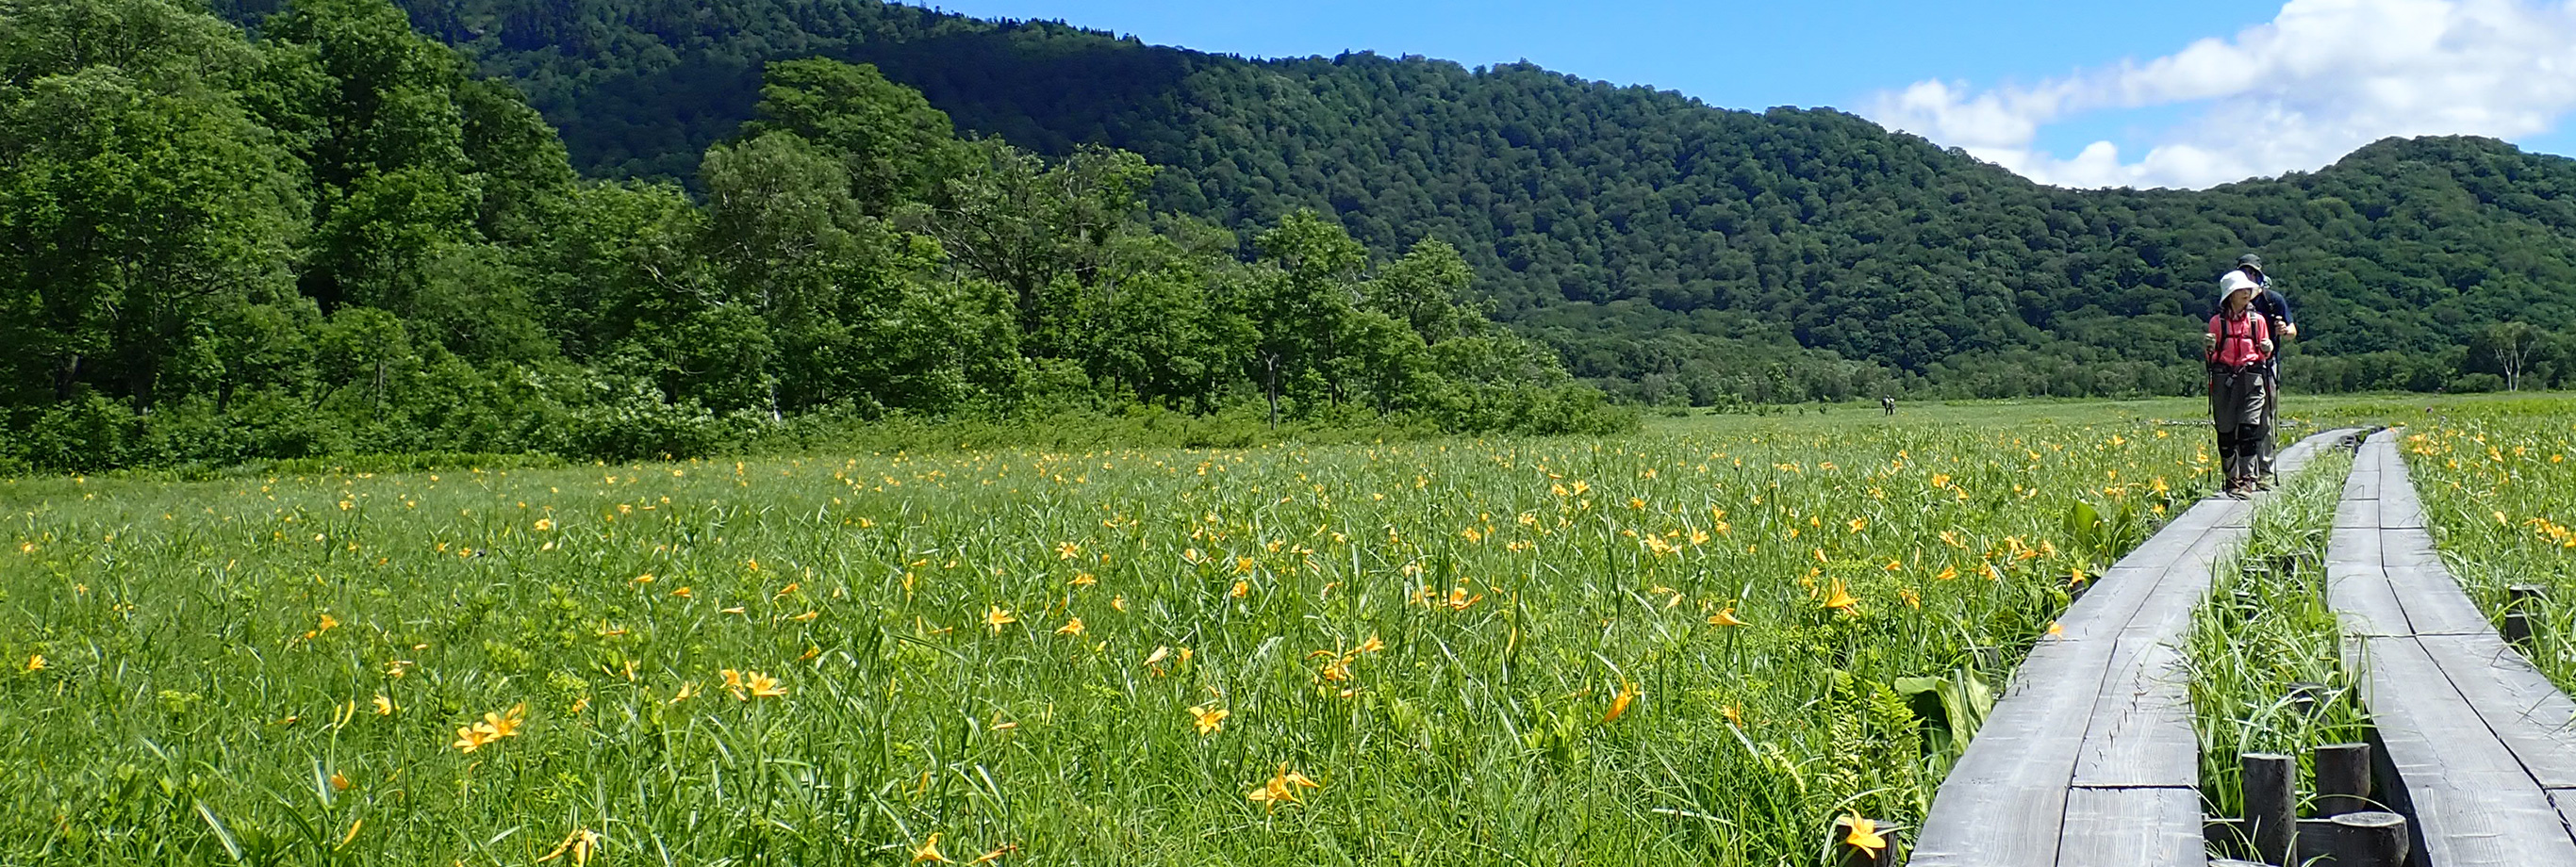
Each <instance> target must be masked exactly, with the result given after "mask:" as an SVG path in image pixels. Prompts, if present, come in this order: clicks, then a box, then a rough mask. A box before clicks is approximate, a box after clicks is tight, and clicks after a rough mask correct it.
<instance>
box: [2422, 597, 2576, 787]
mask: <svg viewBox="0 0 2576 867" xmlns="http://www.w3.org/2000/svg"><path fill="white" fill-rule="evenodd" d="M2417 641H2418V642H2419V643H2420V644H2422V645H2423V647H2424V651H2425V653H2426V654H2427V655H2428V656H2430V657H2432V659H2433V664H2434V665H2437V666H2440V667H2441V669H2442V673H2443V675H2444V676H2445V677H2447V678H2448V679H2449V680H2450V682H2451V685H2452V686H2453V687H2454V688H2456V689H2457V690H2459V693H2460V696H2461V697H2462V698H2463V699H2465V700H2466V701H2467V702H2468V704H2469V707H2470V709H2472V710H2474V711H2476V712H2477V714H2478V717H2479V719H2481V720H2484V721H2485V722H2486V726H2487V730H2488V731H2490V732H2493V733H2494V734H2495V736H2496V738H2497V739H2498V740H2500V741H2502V742H2503V743H2504V745H2505V748H2506V749H2509V750H2512V751H2513V755H2514V759H2515V760H2516V761H2519V762H2520V763H2521V764H2522V767H2523V770H2525V771H2527V772H2529V773H2530V774H2531V777H2532V779H2533V780H2535V781H2538V782H2539V784H2540V785H2541V787H2543V788H2551V789H2576V701H2570V700H2569V699H2568V698H2567V694H2566V693H2563V692H2560V691H2558V687H2557V685H2556V684H2552V683H2550V682H2549V678H2548V677H2547V676H2544V675H2542V674H2541V673H2540V670H2539V669H2537V668H2533V667H2532V665H2531V662H2530V661H2529V660H2526V659H2524V658H2523V656H2522V653H2521V652H2519V651H2516V650H2514V649H2513V645H2510V644H2506V643H2505V642H2504V639H2502V638H2500V637H2498V636H2497V635H2496V634H2495V633H2494V632H2482V633H2477V634H2473V635H2426V636H2421V637H2419V638H2418V639H2417Z"/></svg>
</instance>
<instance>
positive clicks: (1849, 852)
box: [1825, 816, 1897, 867]
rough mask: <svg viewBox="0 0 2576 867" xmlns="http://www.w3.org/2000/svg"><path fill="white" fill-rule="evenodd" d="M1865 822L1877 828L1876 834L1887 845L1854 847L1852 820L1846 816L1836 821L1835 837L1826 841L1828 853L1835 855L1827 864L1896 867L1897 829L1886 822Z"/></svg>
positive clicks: (1845, 866)
mask: <svg viewBox="0 0 2576 867" xmlns="http://www.w3.org/2000/svg"><path fill="white" fill-rule="evenodd" d="M1864 821H1870V822H1871V824H1872V825H1874V826H1875V828H1874V829H1873V830H1874V832H1875V833H1877V834H1878V838H1879V839H1880V840H1882V841H1885V842H1886V843H1887V845H1885V846H1881V847H1878V848H1876V849H1870V848H1865V847H1861V846H1854V845H1852V843H1851V833H1852V820H1851V817H1849V816H1845V817H1843V818H1840V819H1835V820H1834V831H1833V836H1832V837H1831V838H1830V839H1828V840H1826V841H1825V847H1826V851H1829V852H1832V853H1833V857H1831V858H1829V859H1827V861H1826V863H1828V864H1832V865H1834V867H1896V848H1897V847H1896V828H1895V827H1893V826H1890V825H1888V824H1886V823H1884V822H1877V821H1874V820H1864Z"/></svg>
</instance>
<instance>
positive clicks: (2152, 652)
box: [2067, 630, 2200, 833]
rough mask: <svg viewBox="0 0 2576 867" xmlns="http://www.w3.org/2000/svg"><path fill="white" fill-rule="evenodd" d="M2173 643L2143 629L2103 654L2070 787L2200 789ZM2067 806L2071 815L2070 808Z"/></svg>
mask: <svg viewBox="0 0 2576 867" xmlns="http://www.w3.org/2000/svg"><path fill="white" fill-rule="evenodd" d="M2174 640H2177V639H2170V638H2162V637H2158V636H2156V635H2154V634H2152V633H2149V632H2147V631H2144V630H2140V631H2137V632H2133V633H2131V634H2128V635H2125V636H2123V637H2122V638H2121V639H2120V640H2119V642H2118V643H2117V645H2116V646H2115V648H2114V650H2113V652H2112V654H2111V664H2110V666H2109V669H2108V671H2109V674H2110V677H2109V678H2108V679H2107V680H2105V681H2104V682H2103V683H2102V690H2101V692H2100V693H2099V694H2098V695H2097V696H2096V697H2095V698H2094V700H2093V719H2092V722H2091V724H2090V725H2089V726H2088V727H2087V729H2086V731H2085V733H2084V741H2083V745H2082V747H2081V749H2079V750H2078V751H2077V754H2076V759H2075V779H2074V782H2075V785H2077V786H2096V787H2154V786H2168V787H2179V788H2183V789H2189V788H2191V787H2193V786H2197V785H2199V784H2200V741H2199V740H2198V738H2197V737H2196V736H2195V735H2194V733H2193V731H2192V727H2191V716H2192V715H2191V695H2190V693H2189V692H2188V690H2187V689H2186V687H2187V685H2188V683H2189V681H2190V673H2189V672H2187V671H2185V670H2184V669H2183V667H2182V653H2181V652H2180V651H2178V650H2176V649H2175V648H2174V645H2173V644H2172V643H2171V642H2172V641H2174ZM2067 809H2068V815H2069V816H2070V817H2072V816H2073V814H2074V807H2073V806H2072V805H2070V806H2069V807H2068V808H2067ZM2070 821H2071V818H2070ZM2070 833H2071V831H2070Z"/></svg>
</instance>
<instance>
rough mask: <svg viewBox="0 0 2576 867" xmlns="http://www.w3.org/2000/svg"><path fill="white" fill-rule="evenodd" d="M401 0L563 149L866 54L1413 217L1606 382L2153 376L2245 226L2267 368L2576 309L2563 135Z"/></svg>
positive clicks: (1187, 202)
mask: <svg viewBox="0 0 2576 867" xmlns="http://www.w3.org/2000/svg"><path fill="white" fill-rule="evenodd" d="M227 2H230V3H234V4H256V3H259V2H263V0H227ZM402 2H403V4H404V6H405V8H407V9H409V10H410V11H411V12H412V15H413V20H414V21H415V22H416V24H417V25H418V26H419V27H420V28H421V29H422V30H423V31H424V32H427V33H430V34H433V35H435V36H436V37H437V38H439V39H442V40H445V41H447V42H449V43H451V44H454V45H457V46H459V47H460V48H461V49H462V50H464V51H465V52H467V53H468V54H469V55H470V56H472V57H473V58H475V60H476V62H477V63H478V64H479V65H480V68H481V69H482V70H484V71H485V72H487V73H489V74H492V75H496V76H505V77H507V78H509V79H510V80H512V81H514V82H516V83H517V84H518V85H519V86H520V87H522V88H524V89H526V91H527V92H528V93H529V94H530V95H531V98H532V101H533V104H534V105H535V106H536V107H538V108H539V109H541V110H542V111H544V112H545V113H546V114H547V116H549V117H552V118H554V119H555V120H556V121H557V122H558V123H559V124H561V125H562V127H563V128H564V129H565V131H566V136H567V141H568V142H569V144H570V145H571V149H572V154H573V159H574V162H575V164H576V165H579V166H581V167H583V169H584V171H586V172H590V173H594V174H599V175H604V176H629V177H654V176H660V177H671V178H677V179H681V180H684V181H686V180H688V179H690V178H693V177H697V175H696V174H695V166H696V161H697V159H698V157H699V154H701V153H702V152H703V150H704V148H705V145H706V144H707V143H709V142H713V141H716V140H719V139H722V138H725V137H729V136H733V135H735V132H734V129H735V125H736V124H738V123H740V122H741V121H742V120H744V119H747V118H749V117H750V116H751V113H752V110H753V106H754V105H755V103H756V102H757V100H758V98H759V97H758V94H757V92H756V91H757V88H758V87H759V82H760V75H759V71H760V70H761V69H762V64H763V63H764V62H765V61H767V60H771V59H777V58H781V57H791V56H793V57H802V56H808V55H823V56H829V57H835V58H839V59H843V60H848V61H854V62H868V63H872V64H875V65H876V66H877V67H878V68H880V69H882V70H883V71H884V72H885V74H886V75H887V76H888V77H889V78H891V79H893V80H895V81H898V82H902V83H904V84H907V85H910V86H912V87H915V88H917V89H919V90H921V91H922V92H923V93H924V94H925V95H926V96H927V98H928V99H929V100H930V102H931V103H932V104H933V105H936V106H938V107H940V108H941V109H943V110H945V111H947V112H948V113H949V114H950V115H951V116H952V117H953V118H955V120H956V121H957V123H958V125H959V126H960V127H962V128H965V129H970V130H975V131H978V132H981V133H985V134H989V135H993V136H997V137H1000V138H1003V139H1005V140H1008V141H1011V142H1013V143H1015V144H1018V145H1019V146H1021V147H1024V148H1028V149H1030V150H1033V151H1035V152H1037V153H1041V154H1046V155H1049V156H1050V157H1064V156H1069V155H1072V154H1076V153H1079V152H1081V151H1082V150H1083V149H1084V148H1087V147H1100V146H1106V147H1114V148H1120V149H1124V150H1128V151H1132V152H1135V153H1137V154H1139V155H1142V156H1143V157H1144V158H1146V159H1147V160H1148V161H1149V162H1151V163H1153V164H1155V165H1157V166H1160V167H1162V170H1161V171H1159V172H1157V173H1156V174H1155V176H1154V177H1153V178H1152V179H1151V181H1150V182H1148V183H1147V184H1145V185H1143V187H1142V191H1141V195H1142V196H1143V197H1144V198H1145V199H1146V200H1147V201H1148V202H1150V203H1152V204H1153V205H1154V206H1156V207H1159V208H1162V209H1167V210H1171V211H1174V212H1177V213H1183V214H1189V215H1192V216H1195V217H1198V218H1200V219H1203V220H1206V221H1208V222H1210V223H1213V224H1215V225H1218V226H1223V227H1228V228H1234V229H1237V230H1242V231H1245V232H1247V233H1248V232H1251V231H1256V230H1258V229H1260V228H1262V227H1267V226H1270V225H1273V224H1275V223H1276V222H1277V221H1279V220H1280V219H1281V218H1282V217H1284V216H1285V215H1287V214H1289V213H1294V212H1296V211H1300V210H1311V211H1314V212H1316V213H1319V214H1324V215H1329V216H1331V217H1333V218H1334V219H1335V221H1337V222H1339V223H1341V224H1342V225H1344V226H1346V227H1348V228H1349V230H1350V231H1351V232H1352V234H1353V235H1354V236H1355V237H1357V238H1358V239H1359V240H1360V241H1361V242H1363V243H1364V244H1366V245H1368V246H1370V247H1371V248H1374V249H1382V250H1402V249H1407V248H1408V247H1410V246H1411V245H1412V244H1415V243H1417V242H1420V241H1422V240H1423V239H1428V238H1437V239H1441V240H1443V241H1445V242H1447V243H1449V244H1451V245H1453V246H1455V247H1456V248H1457V249H1458V250H1459V252H1460V254H1461V256H1462V258H1464V259H1465V261H1466V262H1467V264H1468V266H1469V267H1470V268H1472V269H1473V270H1474V271H1475V273H1476V274H1477V277H1478V280H1477V283H1476V288H1477V290H1478V292H1479V294H1480V295H1482V296H1484V297H1487V298H1490V299H1492V301H1493V302H1494V305H1495V306H1494V308H1493V310H1494V315H1495V316H1496V318H1498V319H1500V320H1502V321H1504V322H1506V323H1508V324H1509V325H1510V326H1512V327H1513V328H1514V329H1515V330H1516V331H1518V332H1520V333H1522V334H1526V335H1529V336H1531V337H1534V338H1536V339H1539V340H1541V341H1542V342H1544V343H1546V344H1547V345H1548V346H1549V347H1550V348H1551V349H1554V350H1555V351H1556V352H1557V354H1558V355H1559V356H1560V357H1561V358H1562V359H1564V362H1565V364H1566V366H1567V367H1568V368H1569V369H1570V371H1571V372H1572V373H1574V374H1575V375H1576V376H1577V377H1579V378H1581V379H1583V380H1585V381H1588V382H1592V383H1594V384H1597V385H1600V386H1601V387H1603V388H1605V389H1609V390H1611V391H1613V392H1615V393H1617V394H1619V395H1621V396H1623V397H1626V398H1628V399H1632V400H1639V401H1648V402H1679V403H1693V404H1701V405H1715V404H1725V403H1729V402H1737V401H1752V402H1788V401H1798V400H1817V399H1828V400H1830V399H1841V398H1845V397H1853V396H1857V397H1861V398H1864V399H1866V398H1869V397H1873V396H1875V395H1876V394H1878V393H1887V392H1893V393H1899V394H1906V395H1919V396H1961V397H1975V396H1985V397H2005V396H2020V395H2037V394H2066V395H2127V394H2171V393H2180V392H2183V391H2186V390H2189V389H2191V388H2193V387H2196V383H2197V382H2198V365H2197V353H2198V343H2197V339H2198V338H2197V334H2198V329H2199V327H2200V326H2199V324H2198V322H2197V320H2199V319H2200V318H2202V317H2205V316H2207V315H2208V313H2209V311H2210V307H2211V305H2212V303H2213V301H2214V298H2212V297H2211V296H2212V293H2213V290H2214V280H2215V279H2216V276H2217V274H2218V273H2220V272H2221V271H2223V270H2225V269H2226V268H2227V267H2229V266H2231V265H2232V264H2233V263H2234V261H2235V258H2236V256H2237V255H2238V254H2240V253H2243V252H2246V251H2248V250H2255V251H2260V252H2261V253H2263V255H2264V257H2265V260H2266V261H2268V262H2271V263H2273V264H2274V265H2275V269H2274V270H2275V272H2276V276H2277V277H2278V278H2279V280H2280V283H2281V286H2282V288H2284V289H2285V290H2286V291H2287V292H2289V294H2290V295H2291V297H2292V299H2293V301H2294V303H2295V304H2296V305H2297V307H2298V309H2299V311H2300V313H2301V316H2302V319H2303V320H2304V322H2303V324H2304V325H2306V326H2307V327H2306V328H2304V329H2303V333H2304V334H2305V336H2306V340H2305V342H2304V343H2303V344H2302V345H2300V346H2297V347H2296V348H2294V349H2293V350H2292V351H2293V352H2294V353H2296V354H2297V355H2298V356H2300V358H2299V363H2296V364H2293V365H2292V366H2291V367H2290V368H2289V372H2288V374H2287V375H2289V376H2291V377H2292V378H2293V380H2294V382H2293V385H2294V386H2295V387H2300V388H2311V389H2326V390H2344V389H2389V388H2395V389H2408V388H2413V389H2434V388H2451V389H2457V388H2479V387H2486V386H2488V385H2490V384H2491V383H2490V382H2489V381H2488V379H2487V377H2496V378H2498V379H2501V377H2502V376H2503V374H2502V372H2501V369H2500V368H2501V366H2502V365H2501V364H2500V362H2499V359H2498V358H2497V357H2495V356H2494V354H2493V353H2492V352H2490V351H2488V350H2487V345H2488V341H2486V339H2485V337H2484V334H2485V332H2486V330H2487V329H2489V328H2490V327H2492V326H2495V325H2497V324H2499V323H2505V322H2513V321H2519V322H2523V323H2525V324H2528V325H2531V326H2533V327H2534V328H2536V329H2538V331H2539V332H2540V333H2541V334H2542V335H2543V336H2544V338H2545V339H2544V340H2543V341H2542V342H2543V343H2545V344H2547V345H2548V346H2549V347H2563V346H2565V345H2567V343H2568V340H2569V335H2570V334H2571V329H2576V304H2571V289H2570V287H2571V286H2576V161H2570V160H2567V159H2564V158H2560V157H2554V156H2543V155H2535V154H2526V153H2522V152H2520V151H2518V150H2516V149H2514V148H2513V147H2511V146H2509V145H2506V144H2504V143H2501V142H2496V141H2493V140H2488V139H2474V138H2426V139H2419V140H2412V141H2388V142H2382V143H2379V144H2377V145H2373V146H2371V147H2368V148H2365V149H2363V150H2361V151H2359V152H2357V153H2355V154H2352V155H2351V156H2349V157H2347V158H2346V159H2344V160H2343V161H2341V162H2339V163H2338V164H2336V165H2334V166H2330V167H2327V168H2325V169H2323V170H2320V171H2316V172H2301V173H2292V174H2289V175H2286V176H2283V177H2280V178H2267V179H2257V180H2251V181H2247V182H2243V183H2238V184H2231V185H2227V186H2223V187H2220V188H2217V189H2212V190H2204V191H2169V190H2145V191H2140V190H2094V191H2073V190H2061V189H2053V188H2048V187H2043V186H2039V185H2036V184H2032V183H2029V182H2028V181H2025V180H2023V179H2021V178H2018V177H2015V176H2013V175H2011V174H2010V173H2008V172H2005V171H2003V170H2001V169H2000V168H1997V167H1994V166H1990V165H1984V164H1981V163H1978V162H1977V161H1975V160H1973V159H1970V158H1969V157H1967V156H1966V155H1965V154H1962V153H1959V152H1955V151H1946V150H1943V149H1941V148H1939V147H1937V146H1934V145H1932V144H1931V143H1929V142H1926V141H1924V140H1922V139H1920V138H1916V137H1914V136H1909V135H1901V134H1891V133H1889V132H1887V131H1885V130H1883V129H1880V128H1879V127H1877V126H1876V125H1874V124H1872V123H1870V122H1868V121H1866V120H1864V119H1861V118H1858V117H1854V116H1851V115H1848V114H1844V113H1842V112H1837V111H1833V110H1830V109H1817V110H1802V109H1792V108H1777V109H1771V110H1768V111H1763V112H1746V111H1730V110H1723V109H1718V108H1713V107H1710V106H1707V105H1704V104H1701V103H1699V102H1698V101H1696V100H1693V99H1690V98H1688V97H1685V96H1682V95H1680V94H1676V93H1671V92H1663V91H1656V90H1653V89H1649V88H1639V87H1614V86H1610V85H1607V84H1603V83H1599V82H1590V81H1584V80H1581V79H1578V78H1574V77H1571V76H1567V75H1562V74H1558V73H1554V72H1550V71H1547V70H1544V69H1540V68H1538V67H1535V66H1532V65H1528V64H1504V65H1498V66H1493V67H1482V68H1473V69H1471V68H1467V67H1463V66H1460V65H1458V64H1455V63H1449V62H1445V61H1439V60H1431V59H1425V58H1418V57H1386V56H1380V55H1376V54H1371V53H1365V52H1361V53H1352V54H1345V55H1342V56H1338V57H1330V58H1325V57H1314V58H1288V59H1278V60H1250V59H1245V58H1240V57H1232V56H1227V55H1221V54H1209V53H1204V52H1195V51H1188V50H1182V49H1174V48H1163V47H1157V46H1150V45H1146V44H1143V43H1141V42H1139V41H1137V40H1135V39H1132V38H1123V37H1119V36H1117V35H1115V34H1109V33H1101V32H1096V31H1090V30H1084V29H1081V28H1079V27H1075V26H1070V25H1065V24H1060V23H1052V22H1017V21H984V20H978V19H974V18H968V17H964V16H959V15H953V14H947V13H941V12H936V11H932V10H929V9H924V8H921V7H916V6H906V5H902V4H899V3H885V2H878V0H824V2H788V0H712V2H686V3H683V2H677V0H578V2H538V0H402ZM2257 134H2259V131H2257ZM2543 354H2544V355H2547V356H2548V357H2549V358H2551V359H2558V358H2562V357H2563V356H2564V352H2563V351H2561V350H2558V349H2551V350H2550V351H2549V352H2545V353H2543ZM2568 368H2569V365H2568V364H2566V363H2564V362H2563V361H2557V360H2551V361H2547V362H2542V363H2539V364H2536V365H2535V366H2533V367H2532V369H2531V376H2529V377H2521V379H2524V380H2525V381H2526V382H2527V383H2528V384H2531V385H2544V384H2558V383H2563V382H2564V381H2565V377H2566V373H2565V372H2564V371H2566V370H2568Z"/></svg>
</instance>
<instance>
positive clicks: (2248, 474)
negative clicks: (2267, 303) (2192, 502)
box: [2203, 271, 2273, 498]
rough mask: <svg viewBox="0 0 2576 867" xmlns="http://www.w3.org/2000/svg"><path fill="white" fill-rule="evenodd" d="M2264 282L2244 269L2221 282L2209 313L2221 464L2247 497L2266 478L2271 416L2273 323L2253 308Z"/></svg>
mask: <svg viewBox="0 0 2576 867" xmlns="http://www.w3.org/2000/svg"><path fill="white" fill-rule="evenodd" d="M2262 291H2263V286H2262V284H2259V283H2256V282H2254V278H2252V277H2249V276H2246V274H2245V272H2243V271H2229V272H2227V276H2225V277H2221V278H2219V281H2218V315H2216V316H2212V317H2209V333H2208V334H2207V335H2205V339H2204V341H2203V344H2204V345H2205V346H2206V347H2207V354H2206V355H2205V356H2204V358H2203V360H2204V361H2205V362H2206V363H2207V365H2208V367H2209V417H2210V421H2211V422H2213V423H2214V426H2215V427H2216V428H2217V429H2218V457H2219V461H2218V463H2219V467H2220V468H2221V469H2222V470H2223V471H2224V472H2225V473H2226V475H2227V494H2228V495H2229V496H2232V497H2238V498H2243V497H2244V496H2245V495H2246V494H2248V493H2250V492H2252V491H2253V490H2254V486H2255V483H2257V482H2259V481H2261V480H2262V477H2263V464H2262V450H2263V440H2264V436H2265V435H2266V434H2267V433H2268V431H2267V429H2266V428H2267V424H2268V421H2269V419H2270V418H2271V409H2270V406H2269V404H2270V397H2271V387H2270V383H2269V381H2268V380H2269V376H2268V375H2267V374H2266V373H2265V372H2264V371H2265V365H2266V364H2267V363H2268V362H2269V361H2270V360H2271V357H2272V350H2273V346H2272V329H2271V323H2270V322H2268V321H2266V320H2265V318H2264V317H2262V316H2259V315H2256V314H2255V313H2254V312H2253V307H2254V296H2256V295H2259V294H2261V293H2262Z"/></svg>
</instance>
